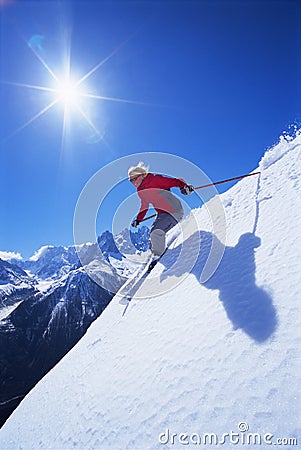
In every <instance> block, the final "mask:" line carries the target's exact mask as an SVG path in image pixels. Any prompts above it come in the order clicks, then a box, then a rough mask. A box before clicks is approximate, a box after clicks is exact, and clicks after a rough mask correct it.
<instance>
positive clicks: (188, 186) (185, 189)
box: [181, 184, 194, 195]
mask: <svg viewBox="0 0 301 450" xmlns="http://www.w3.org/2000/svg"><path fill="white" fill-rule="evenodd" d="M193 191H194V187H193V186H191V184H185V186H183V187H182V188H181V192H182V194H183V195H189V194H192V192H193Z"/></svg>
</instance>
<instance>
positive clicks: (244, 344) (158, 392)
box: [0, 135, 301, 450]
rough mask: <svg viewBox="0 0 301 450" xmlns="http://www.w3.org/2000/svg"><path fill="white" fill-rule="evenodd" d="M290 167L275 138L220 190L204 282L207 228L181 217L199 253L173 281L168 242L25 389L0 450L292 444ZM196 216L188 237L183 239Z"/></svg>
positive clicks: (298, 207) (296, 388)
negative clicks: (253, 168)
mask: <svg viewBox="0 0 301 450" xmlns="http://www.w3.org/2000/svg"><path fill="white" fill-rule="evenodd" d="M300 162H301V136H300V135H297V137H296V138H295V139H293V140H290V141H288V140H285V139H282V140H281V141H280V143H279V144H278V145H277V146H276V147H275V148H273V149H271V150H269V151H268V152H266V154H265V155H264V157H263V158H262V160H261V162H260V165H259V170H260V171H261V175H260V176H257V175H256V176H252V177H249V178H246V179H244V180H242V181H240V182H239V183H237V184H236V185H235V186H234V187H233V188H232V189H230V190H229V191H227V192H225V193H224V194H222V195H221V196H220V198H221V200H222V203H223V206H224V210H225V215H226V221H227V241H226V247H225V252H224V256H223V259H222V261H221V263H220V265H219V267H218V269H217V270H216V272H215V273H214V275H213V276H212V277H211V278H210V279H209V280H208V281H207V282H205V283H203V284H201V283H200V281H199V280H200V274H201V273H202V270H203V267H204V264H205V262H206V256H207V255H208V253H209V250H210V246H211V242H212V238H213V235H212V225H211V220H210V217H209V215H208V213H207V211H208V209H207V208H206V207H202V208H200V209H198V210H195V211H193V213H192V214H191V216H190V217H188V218H187V219H186V220H185V221H184V222H183V229H184V230H185V231H186V243H187V242H188V243H189V245H190V246H191V249H193V248H194V247H195V246H198V245H199V246H200V254H199V255H198V257H197V260H196V263H195V265H194V267H193V268H192V270H191V271H190V272H189V273H186V274H185V276H183V274H184V272H185V267H186V266H185V265H186V263H187V260H189V254H187V253H185V254H184V256H183V258H182V259H179V260H178V262H177V264H173V263H174V261H176V259H177V257H178V255H179V250H180V249H181V239H182V237H181V236H182V235H179V237H178V238H177V239H176V240H175V241H173V243H172V244H171V248H170V249H169V250H168V252H167V253H166V254H165V255H164V257H163V258H162V260H161V262H160V263H158V264H157V266H156V267H155V269H154V270H153V272H152V273H151V274H150V276H149V277H148V278H147V279H146V280H145V281H144V283H143V284H142V286H140V288H139V290H138V291H137V292H136V294H135V296H134V298H133V299H132V301H131V302H130V304H129V307H128V308H127V310H126V313H125V315H124V316H123V315H122V314H123V312H124V305H121V304H120V303H119V302H120V295H118V294H117V295H116V296H115V297H114V299H113V300H112V302H111V303H110V304H109V306H108V307H107V308H106V310H105V311H104V312H103V314H102V315H101V316H100V318H99V319H98V320H96V321H95V322H94V323H93V324H92V326H91V327H90V328H89V330H88V331H87V333H86V335H85V336H84V337H83V338H82V339H81V341H80V342H79V343H78V344H77V345H76V346H75V347H74V348H73V349H72V350H71V351H70V352H69V353H68V355H66V356H65V358H64V359H63V360H62V361H61V362H60V363H59V364H58V365H57V366H56V367H55V368H54V369H53V370H52V371H50V372H49V373H48V374H47V375H46V376H45V377H44V379H42V380H41V381H40V382H39V383H38V385H37V386H36V387H35V388H34V389H33V390H32V391H31V392H30V393H29V394H28V395H27V397H26V398H25V399H24V400H23V402H22V403H21V404H20V406H19V407H18V408H17V410H16V411H15V412H14V413H13V414H12V416H11V417H10V418H9V419H8V421H7V422H6V424H5V425H4V427H3V428H2V430H1V434H0V448H1V449H2V448H3V449H7V450H8V449H14V450H16V449H24V450H30V449H37V448H38V449H73V448H78V449H85V450H87V449H102V450H105V449H108V450H111V449H112V450H117V449H120V450H121V449H131V450H133V449H134V450H135V449H143V450H146V449H160V448H161V449H162V448H168V449H177V450H178V449H180V448H183V447H184V448H185V446H186V447H192V448H196V447H197V448H202V449H206V448H215V447H217V446H220V448H226V449H227V450H229V449H231V448H236V449H240V450H243V449H244V448H245V447H246V448H254V449H260V448H271V445H272V448H275V447H277V446H278V445H280V441H278V439H282V441H281V442H282V444H283V445H282V446H281V447H282V448H286V449H292V448H297V447H298V446H297V445H295V444H296V441H295V440H297V441H298V443H299V445H300V442H301V433H300V431H301V427H300V424H301V420H300V419H301V417H300V411H301V402H300V344H301V334H300V324H299V322H300V272H301V258H300V249H301V236H300V229H301V204H300V194H301V164H300ZM195 218H196V220H197V221H198V224H199V230H200V231H199V232H198V233H195V231H194V232H191V234H189V232H190V230H192V229H193V227H191V223H192V221H193V220H194V219H195ZM178 232H179V230H177V229H175V230H172V233H174V234H175V233H178ZM188 262H189V261H188ZM171 279H172V280H174V286H173V288H171V287H170V280H171ZM179 280H181V282H179V283H177V281H179ZM165 285H166V291H165V292H164V286H165ZM158 292H160V294H159V295H156V293H158ZM244 430H245V431H244ZM231 432H233V433H237V434H231ZM181 433H182V434H181ZM183 433H184V434H183ZM205 433H212V434H211V436H208V435H207V436H206V435H205ZM225 433H229V436H227V435H225ZM254 433H257V435H256V436H255V435H254ZM223 435H224V436H223ZM256 439H257V440H256ZM210 442H211V444H210ZM223 442H224V443H223ZM247 442H250V443H249V444H247ZM201 444H202V445H201Z"/></svg>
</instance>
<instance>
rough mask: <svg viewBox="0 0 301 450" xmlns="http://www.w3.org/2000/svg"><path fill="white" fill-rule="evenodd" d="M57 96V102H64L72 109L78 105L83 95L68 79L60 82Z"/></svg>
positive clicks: (56, 91) (56, 90) (56, 92)
mask: <svg viewBox="0 0 301 450" xmlns="http://www.w3.org/2000/svg"><path fill="white" fill-rule="evenodd" d="M55 95H57V100H58V101H59V102H62V103H63V104H64V105H65V106H66V107H71V106H77V105H78V103H79V100H80V97H81V96H82V95H83V93H82V92H81V91H80V89H79V86H77V85H76V83H74V82H72V81H71V80H70V79H66V80H62V81H59V82H58V86H57V88H56V89H55Z"/></svg>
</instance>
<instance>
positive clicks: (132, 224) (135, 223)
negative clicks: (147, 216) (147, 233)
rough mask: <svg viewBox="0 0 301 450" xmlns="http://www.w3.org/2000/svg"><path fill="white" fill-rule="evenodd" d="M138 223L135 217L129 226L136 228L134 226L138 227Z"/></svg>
mask: <svg viewBox="0 0 301 450" xmlns="http://www.w3.org/2000/svg"><path fill="white" fill-rule="evenodd" d="M139 223H140V222H139V220H138V219H135V220H133V222H132V223H131V226H132V227H134V228H136V227H138V225H139Z"/></svg>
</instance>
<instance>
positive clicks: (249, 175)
mask: <svg viewBox="0 0 301 450" xmlns="http://www.w3.org/2000/svg"><path fill="white" fill-rule="evenodd" d="M258 174H260V172H253V173H248V174H247V175H239V176H238V177H234V178H228V179H227V180H222V181H216V182H215V183H210V184H204V185H203V186H198V187H195V188H194V190H196V189H203V188H206V187H210V186H216V185H217V184H222V183H228V182H229V181H235V180H240V179H241V178H246V177H251V176H252V175H258Z"/></svg>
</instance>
